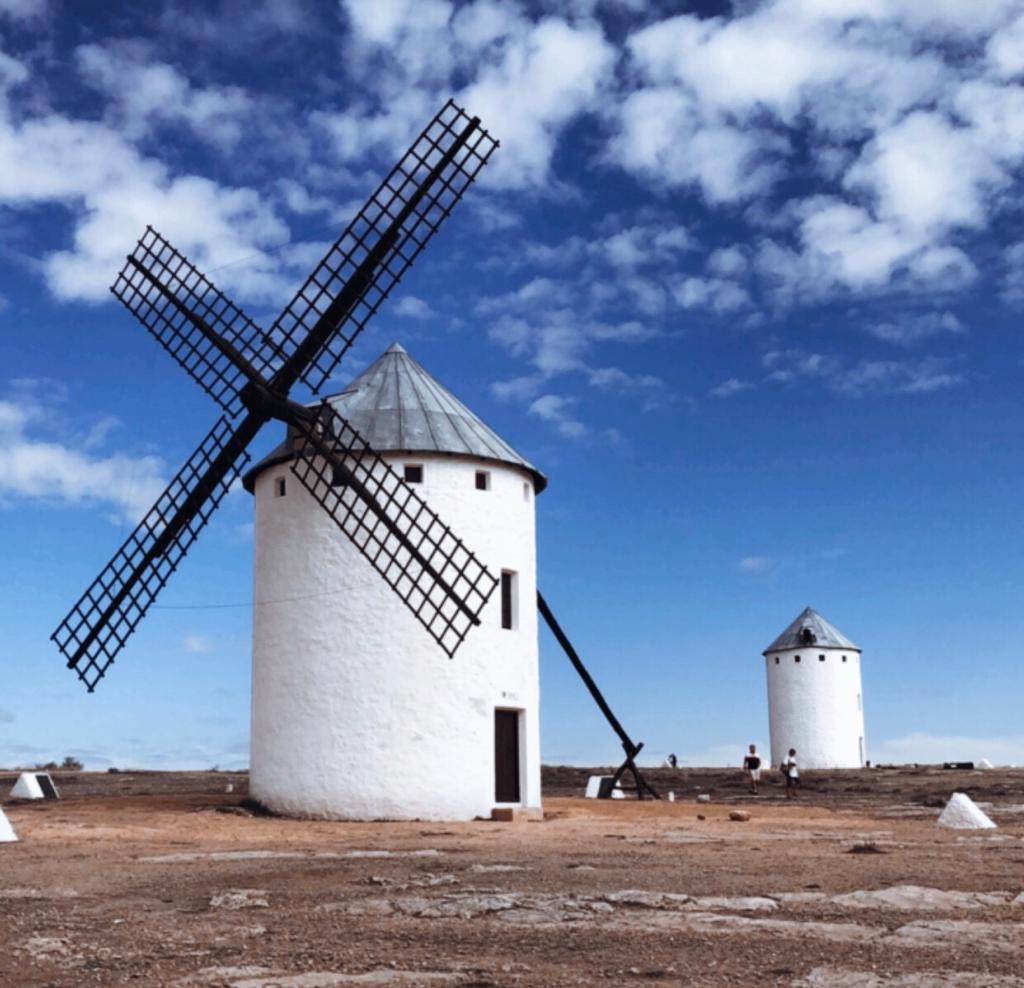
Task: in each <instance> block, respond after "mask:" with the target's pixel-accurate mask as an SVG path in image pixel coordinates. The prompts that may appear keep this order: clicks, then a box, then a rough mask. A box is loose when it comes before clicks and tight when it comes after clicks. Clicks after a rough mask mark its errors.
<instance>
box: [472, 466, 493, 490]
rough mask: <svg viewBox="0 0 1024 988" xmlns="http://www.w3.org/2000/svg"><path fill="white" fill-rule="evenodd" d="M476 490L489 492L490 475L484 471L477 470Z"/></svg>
mask: <svg viewBox="0 0 1024 988" xmlns="http://www.w3.org/2000/svg"><path fill="white" fill-rule="evenodd" d="M476 489H477V490H478V491H489V490H490V489H491V475H490V474H489V473H488V472H487V471H486V470H477V472H476Z"/></svg>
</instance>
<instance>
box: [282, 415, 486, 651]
mask: <svg viewBox="0 0 1024 988" xmlns="http://www.w3.org/2000/svg"><path fill="white" fill-rule="evenodd" d="M299 431H300V435H301V440H302V443H303V446H302V449H301V451H300V454H299V456H298V458H297V459H296V460H295V461H294V462H293V463H292V466H291V469H292V472H293V473H294V474H295V476H296V477H297V478H298V479H299V482H300V483H301V484H302V485H303V487H305V488H306V490H308V491H309V492H310V494H312V495H313V497H314V498H315V499H316V501H317V502H318V503H319V504H320V506H321V507H322V508H323V509H324V510H325V511H326V512H327V513H328V514H329V515H330V516H331V518H332V519H334V522H335V523H336V524H337V526H338V527H339V528H340V529H341V531H342V532H343V533H344V534H345V535H346V536H347V537H348V538H349V539H350V540H351V542H352V544H353V545H354V546H355V547H356V548H357V549H358V550H359V551H360V552H361V553H362V554H363V556H364V557H365V558H366V559H367V560H368V561H369V562H370V564H371V565H372V566H373V568H374V569H375V570H376V571H377V572H378V573H379V574H380V576H381V577H383V579H384V581H385V582H386V583H387V584H388V586H390V587H391V588H392V590H394V591H395V593H396V594H397V595H398V597H399V599H400V600H401V601H402V603H403V604H405V606H406V607H407V608H409V610H410V611H411V612H412V613H413V614H414V615H415V617H416V619H417V620H418V621H419V622H420V624H422V625H423V627H424V628H426V629H427V631H428V632H429V633H430V635H431V636H432V637H433V638H434V640H435V641H436V642H437V643H438V644H439V645H440V646H441V648H442V649H443V650H444V651H445V652H446V653H447V654H448V655H449V656H453V655H454V654H455V652H456V650H457V649H458V647H459V646H460V645H461V644H462V642H463V640H464V639H465V637H466V635H467V634H468V633H469V631H470V629H471V628H472V627H473V625H475V624H479V622H480V617H479V615H480V612H481V611H482V610H483V608H484V605H485V604H486V603H487V601H488V599H489V598H490V596H491V594H492V593H494V589H495V587H496V586H497V585H498V580H497V579H496V578H495V577H494V576H493V575H492V574H491V573H490V571H489V570H488V569H487V567H486V566H484V564H483V563H482V562H480V560H479V559H478V558H477V557H476V556H475V555H474V554H473V552H472V551H470V549H468V548H467V547H466V546H465V544H464V543H463V542H462V540H461V539H459V538H457V537H456V536H455V535H454V534H453V533H452V531H451V529H450V528H449V527H448V526H447V525H445V523H444V522H443V521H441V519H440V518H439V517H438V516H437V514H436V513H435V512H434V511H433V510H432V509H431V508H430V507H429V505H427V503H426V502H425V501H424V500H423V499H422V498H421V497H419V495H418V494H416V492H415V491H414V490H413V489H412V488H411V487H410V486H409V485H408V484H406V483H405V481H404V480H402V478H401V477H399V476H398V474H397V473H396V472H395V471H394V470H393V469H392V468H391V467H390V466H389V465H388V463H387V462H386V461H385V460H384V459H382V458H381V457H380V456H379V455H378V454H377V453H375V452H374V451H373V450H372V449H371V448H370V446H369V445H368V444H367V443H366V441H365V440H364V439H363V438H362V437H361V436H360V435H359V434H358V433H357V432H356V431H355V430H354V429H353V428H352V427H351V426H350V425H349V424H348V423H347V422H346V421H345V420H344V419H343V418H342V417H341V416H340V415H338V413H337V412H335V411H334V410H333V409H332V408H331V407H330V405H328V404H327V403H326V402H323V403H322V404H321V405H320V407H319V415H318V418H317V419H315V420H310V421H309V422H307V423H305V424H302V425H301V427H300V430H299Z"/></svg>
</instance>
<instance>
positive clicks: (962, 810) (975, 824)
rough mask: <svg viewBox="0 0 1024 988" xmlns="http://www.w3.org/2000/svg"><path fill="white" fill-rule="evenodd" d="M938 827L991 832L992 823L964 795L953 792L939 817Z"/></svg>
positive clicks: (971, 800)
mask: <svg viewBox="0 0 1024 988" xmlns="http://www.w3.org/2000/svg"><path fill="white" fill-rule="evenodd" d="M939 826H940V827H951V828H953V829H955V830H993V829H995V826H996V825H995V823H993V822H992V821H991V820H990V819H989V818H988V817H987V816H986V815H985V813H984V812H983V811H982V810H980V809H978V805H977V803H975V802H974V800H973V799H971V797H970V796H968V795H967V794H966V793H962V792H955V793H953V795H952V796H950V797H949V802H948V803H946V808H945V809H944V810H943V811H942V814H941V815H940V816H939Z"/></svg>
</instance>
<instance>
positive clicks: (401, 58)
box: [313, 0, 614, 189]
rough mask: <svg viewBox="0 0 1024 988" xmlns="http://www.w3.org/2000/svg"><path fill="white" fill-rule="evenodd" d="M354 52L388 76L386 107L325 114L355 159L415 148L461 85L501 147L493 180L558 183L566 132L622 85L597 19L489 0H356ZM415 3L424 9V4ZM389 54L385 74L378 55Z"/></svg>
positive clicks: (325, 122) (319, 117)
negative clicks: (537, 14) (464, 0)
mask: <svg viewBox="0 0 1024 988" xmlns="http://www.w3.org/2000/svg"><path fill="white" fill-rule="evenodd" d="M343 6H344V9H345V11H346V12H347V14H348V18H349V23H350V25H351V27H352V33H351V35H350V36H349V39H348V47H349V52H350V55H351V57H352V58H353V59H354V60H355V61H356V62H357V63H359V64H364V65H374V66H375V72H376V75H377V76H378V77H380V78H382V82H381V85H380V87H379V96H380V108H377V107H374V106H369V105H365V104H364V105H352V104H350V105H349V106H347V107H346V108H345V109H344V110H341V111H331V110H326V111H323V112H320V113H317V114H314V117H313V119H314V122H315V123H317V124H318V125H319V126H320V127H322V128H323V129H324V130H325V131H326V132H327V133H328V134H330V135H331V137H332V139H333V142H334V147H335V150H336V152H337V154H338V155H339V156H340V157H341V158H342V159H343V160H345V161H351V160H354V159H357V158H360V157H361V156H363V155H365V154H366V153H367V152H369V151H370V150H372V149H375V148H382V149H386V150H388V151H389V152H390V153H398V152H400V151H401V150H404V148H405V147H406V145H407V144H408V143H409V140H410V138H411V137H412V136H413V135H414V134H415V133H416V132H417V131H418V130H419V127H420V126H422V120H423V119H425V118H427V117H428V116H429V115H430V113H431V112H433V111H434V110H436V109H437V108H438V107H439V106H440V105H441V103H443V101H444V99H445V98H446V97H447V96H448V95H450V94H451V93H452V92H453V91H455V90H458V91H457V92H456V100H457V102H459V103H460V104H461V105H464V106H465V107H466V108H467V109H469V110H470V111H471V112H472V113H474V114H476V115H479V116H480V117H481V118H482V119H483V120H485V121H488V123H489V125H490V126H492V127H494V129H495V136H496V137H497V138H498V139H499V140H500V141H501V145H502V146H501V154H500V155H496V156H495V158H494V160H493V162H492V164H491V165H490V166H489V167H488V168H487V169H486V171H484V172H483V173H482V174H481V182H482V183H483V184H484V185H486V186H489V187H491V188H503V189H521V188H529V187H541V186H548V185H549V184H550V179H551V175H550V166H551V159H552V157H553V155H554V152H555V149H556V147H557V143H558V139H559V136H560V134H561V132H562V130H563V129H564V128H565V127H566V125H567V124H568V123H569V122H570V121H572V120H573V119H574V118H575V117H577V116H578V115H579V114H581V113H584V112H587V111H588V110H590V109H592V108H593V107H594V106H595V104H596V101H597V98H598V95H599V93H600V92H601V90H602V87H603V86H604V85H605V84H607V83H608V82H609V81H610V77H611V71H612V67H613V65H614V50H613V48H612V46H611V45H610V44H609V43H608V42H607V41H606V40H605V38H604V37H603V36H602V33H601V31H600V29H599V28H598V27H597V25H596V24H595V23H593V22H589V21H581V22H579V23H570V22H569V20H566V19H563V18H558V17H544V18H542V19H541V20H540V21H539V22H536V23H534V22H533V21H532V20H531V19H530V18H529V16H527V14H526V13H525V12H524V11H523V10H522V9H521V8H519V7H517V6H512V5H510V4H499V3H496V2H494V0H477V2H476V3H473V4H470V5H466V6H463V7H461V8H460V9H459V10H458V11H456V9H455V5H454V4H452V3H449V2H447V0H425V2H416V3H415V4H413V3H412V0H381V2H378V0H372V2H365V0H344V3H343ZM413 10H415V13H412V11H413ZM375 58H376V59H383V60H384V62H385V64H386V66H387V68H386V69H385V70H384V72H381V70H380V68H379V64H378V63H375V62H374V61H373V60H374V59H375Z"/></svg>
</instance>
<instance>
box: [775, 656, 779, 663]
mask: <svg viewBox="0 0 1024 988" xmlns="http://www.w3.org/2000/svg"><path fill="white" fill-rule="evenodd" d="M775 664H776V665H778V664H779V657H778V656H777V655H776V656H775Z"/></svg>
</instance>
